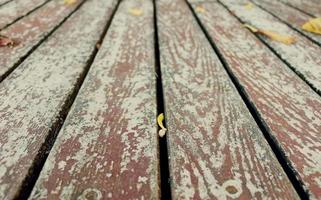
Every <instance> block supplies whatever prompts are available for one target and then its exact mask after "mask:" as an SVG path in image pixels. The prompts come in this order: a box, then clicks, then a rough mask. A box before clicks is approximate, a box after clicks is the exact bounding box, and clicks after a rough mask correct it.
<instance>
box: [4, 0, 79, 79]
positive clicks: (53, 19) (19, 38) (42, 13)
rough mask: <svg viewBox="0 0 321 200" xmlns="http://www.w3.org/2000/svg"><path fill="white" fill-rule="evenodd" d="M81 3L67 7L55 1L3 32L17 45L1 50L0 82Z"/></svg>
mask: <svg viewBox="0 0 321 200" xmlns="http://www.w3.org/2000/svg"><path fill="white" fill-rule="evenodd" d="M81 2H82V0H79V1H77V2H76V3H74V4H72V5H69V6H66V5H65V4H64V2H63V1H60V0H53V1H51V2H49V3H47V4H46V5H45V6H43V7H42V8H41V9H38V10H37V11H35V12H33V13H32V14H30V15H28V16H27V17H24V18H23V19H21V20H19V21H18V22H16V23H15V24H13V25H11V26H9V27H8V28H6V29H4V30H2V31H1V34H3V35H6V36H8V37H10V38H13V39H14V40H15V41H16V42H17V45H16V46H14V47H2V48H0V57H1V59H0V66H1V67H0V81H2V80H3V78H4V77H5V75H6V74H7V73H9V72H10V71H11V70H12V69H13V68H14V66H15V65H16V63H18V62H19V61H20V59H21V58H22V57H24V56H26V55H27V54H28V53H29V52H31V51H32V50H33V49H34V48H35V46H37V45H38V44H39V42H40V41H42V40H43V39H44V38H46V36H47V35H48V34H49V33H50V32H51V31H53V30H54V29H55V28H56V27H57V25H59V24H60V23H61V22H62V21H63V20H64V19H66V18H67V17H68V16H69V15H70V13H71V12H73V11H74V10H75V9H76V8H77V6H78V5H79V4H80V3H81Z"/></svg>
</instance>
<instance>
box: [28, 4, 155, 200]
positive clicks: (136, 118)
mask: <svg viewBox="0 0 321 200" xmlns="http://www.w3.org/2000/svg"><path fill="white" fill-rule="evenodd" d="M131 9H138V10H141V11H142V14H141V15H137V16H135V15H133V14H130V13H129V10H131ZM137 13H139V12H137ZM153 44H154V29H153V4H152V1H151V0H124V1H122V3H121V4H120V6H119V9H118V10H117V12H116V15H115V17H114V19H113V21H112V24H111V26H110V28H109V29H108V33H107V35H106V37H105V41H104V42H103V44H102V46H101V47H100V50H99V52H98V55H97V57H96V58H95V61H94V63H93V65H92V66H91V69H90V71H89V74H88V76H87V78H86V80H85V82H84V84H83V87H82V88H81V90H80V93H79V95H78V96H77V99H76V101H75V103H74V105H73V107H72V109H71V111H70V113H69V115H68V117H67V119H66V121H65V124H64V126H63V128H62V131H61V132H60V134H59V136H58V138H57V141H56V143H55V145H54V147H53V149H52V152H51V153H50V155H49V158H48V160H47V162H46V164H45V167H44V170H43V171H42V173H41V176H40V178H39V180H38V182H37V184H36V187H35V189H34V191H33V193H32V198H31V199H48V198H49V199H76V198H78V199H87V198H88V197H89V196H95V197H96V198H92V199H109V198H110V199H159V186H158V182H159V181H158V179H159V178H158V177H159V169H158V168H159V163H158V159H157V158H158V134H157V124H156V115H157V111H156V86H155V84H156V80H155V57H154V45H153ZM85 197H87V198H85Z"/></svg>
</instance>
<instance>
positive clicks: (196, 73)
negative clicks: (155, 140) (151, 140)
mask: <svg viewBox="0 0 321 200" xmlns="http://www.w3.org/2000/svg"><path fill="white" fill-rule="evenodd" d="M157 17H158V30H159V45H160V56H161V60H160V61H161V69H162V79H163V84H164V95H165V103H166V104H165V108H166V117H167V118H166V119H167V125H168V127H167V128H168V130H169V131H168V133H167V137H168V145H169V156H170V176H171V177H170V178H171V187H172V196H173V199H230V198H235V199H255V198H258V199H269V198H271V199H298V196H297V194H296V192H295V191H294V189H293V188H292V185H291V183H290V181H289V180H288V178H287V176H286V175H285V173H284V172H283V170H282V168H281V166H280V165H279V163H278V161H277V159H276V158H275V157H274V154H273V152H272V151H271V149H270V147H269V145H268V144H267V142H266V140H265V138H264V136H263V134H262V132H261V131H260V130H259V128H258V126H257V124H256V123H255V121H254V119H253V118H252V116H251V114H250V113H249V111H248V110H247V108H246V106H245V104H244V102H243V101H242V99H241V97H240V96H239V94H238V92H237V90H236V89H235V87H234V86H233V83H232V82H231V80H230V79H229V77H228V75H227V73H226V71H225V69H224V67H223V66H222V64H221V63H220V61H219V59H218V57H217V56H216V55H215V53H214V51H213V49H212V47H211V46H210V44H209V42H208V40H207V39H206V37H205V35H204V33H203V32H202V31H201V29H200V27H199V26H198V25H197V23H196V20H195V19H194V17H193V16H192V13H191V11H190V10H189V8H188V7H187V5H186V3H185V1H184V0H158V1H157ZM275 188H278V190H276V189H275Z"/></svg>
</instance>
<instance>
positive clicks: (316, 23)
mask: <svg viewBox="0 0 321 200" xmlns="http://www.w3.org/2000/svg"><path fill="white" fill-rule="evenodd" d="M302 29H303V30H305V31H308V32H311V33H316V34H321V17H319V18H314V19H310V20H309V21H308V22H306V23H305V24H303V25H302Z"/></svg>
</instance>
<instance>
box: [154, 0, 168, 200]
mask: <svg viewBox="0 0 321 200" xmlns="http://www.w3.org/2000/svg"><path fill="white" fill-rule="evenodd" d="M156 1H157V0H153V9H154V16H153V17H154V34H155V39H154V46H155V73H156V99H157V115H159V114H161V113H164V116H165V119H164V126H165V127H167V126H166V111H165V105H164V92H163V83H162V71H161V64H160V49H159V40H158V26H157V6H156ZM159 129H160V128H159V127H158V131H159ZM158 138H159V167H160V191H161V199H162V200H170V199H172V196H171V182H170V175H169V154H168V145H167V134H165V135H164V137H158Z"/></svg>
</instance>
